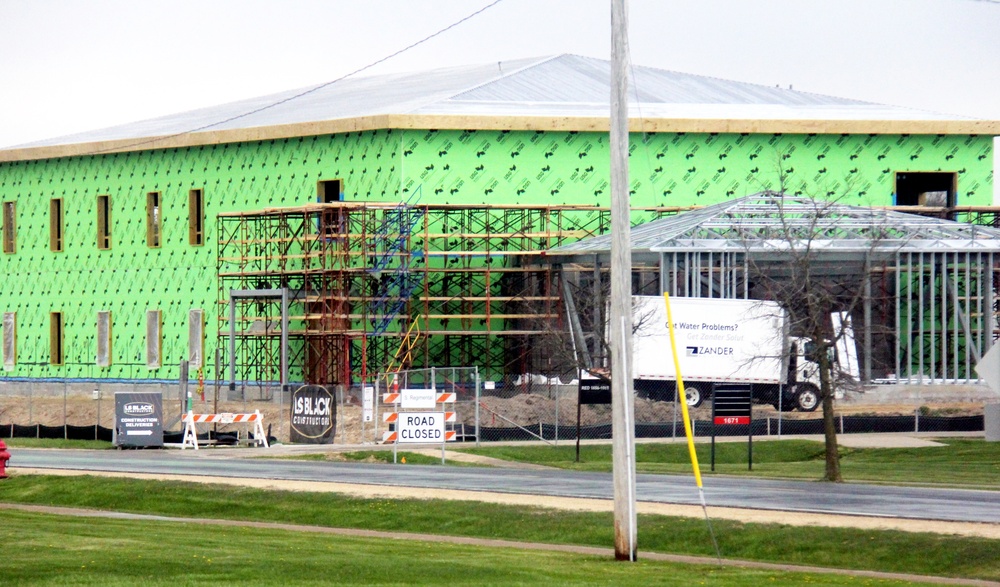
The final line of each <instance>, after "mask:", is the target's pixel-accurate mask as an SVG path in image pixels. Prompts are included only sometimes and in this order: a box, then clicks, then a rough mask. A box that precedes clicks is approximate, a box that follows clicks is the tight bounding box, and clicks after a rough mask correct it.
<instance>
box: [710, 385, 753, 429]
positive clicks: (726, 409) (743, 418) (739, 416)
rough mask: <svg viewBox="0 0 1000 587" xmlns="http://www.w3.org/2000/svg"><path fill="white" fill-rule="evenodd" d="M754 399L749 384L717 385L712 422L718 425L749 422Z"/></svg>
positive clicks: (713, 399) (713, 401)
mask: <svg viewBox="0 0 1000 587" xmlns="http://www.w3.org/2000/svg"><path fill="white" fill-rule="evenodd" d="M752 401H753V400H752V397H751V390H750V386H749V385H727V386H721V385H717V386H716V387H715V391H714V392H713V393H712V422H713V423H714V424H715V425H716V426H720V425H722V426H725V425H730V424H749V423H750V412H751V408H752V405H751V404H752Z"/></svg>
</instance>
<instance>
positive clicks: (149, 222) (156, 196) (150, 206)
mask: <svg viewBox="0 0 1000 587" xmlns="http://www.w3.org/2000/svg"><path fill="white" fill-rule="evenodd" d="M162 214H163V212H162V209H161V207H160V192H149V193H148V194H146V245H147V246H149V247H150V248H153V249H156V248H159V246H160V223H161V222H162Z"/></svg>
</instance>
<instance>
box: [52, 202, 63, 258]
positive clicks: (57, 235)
mask: <svg viewBox="0 0 1000 587" xmlns="http://www.w3.org/2000/svg"><path fill="white" fill-rule="evenodd" d="M49 250H50V251H52V252H53V253H61V252H62V250H63V201H62V199H61V198H55V199H53V200H49Z"/></svg>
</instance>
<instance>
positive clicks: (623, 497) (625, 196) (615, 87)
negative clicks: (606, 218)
mask: <svg viewBox="0 0 1000 587" xmlns="http://www.w3.org/2000/svg"><path fill="white" fill-rule="evenodd" d="M610 146H611V304H610V306H611V307H610V311H609V314H610V316H609V320H608V338H609V339H610V341H611V345H610V346H611V376H612V377H611V438H612V459H613V463H612V469H613V476H614V508H615V515H614V524H615V558H616V559H617V560H627V561H634V560H636V536H637V532H636V514H635V450H634V449H635V427H634V425H633V422H634V419H633V416H634V403H633V398H632V245H631V238H630V236H631V235H630V231H631V228H630V223H629V183H628V19H627V10H626V0H612V2H611V137H610Z"/></svg>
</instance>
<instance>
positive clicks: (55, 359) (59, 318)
mask: <svg viewBox="0 0 1000 587" xmlns="http://www.w3.org/2000/svg"><path fill="white" fill-rule="evenodd" d="M49 364H51V365H62V364H63V315H62V312H52V313H50V314H49Z"/></svg>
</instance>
